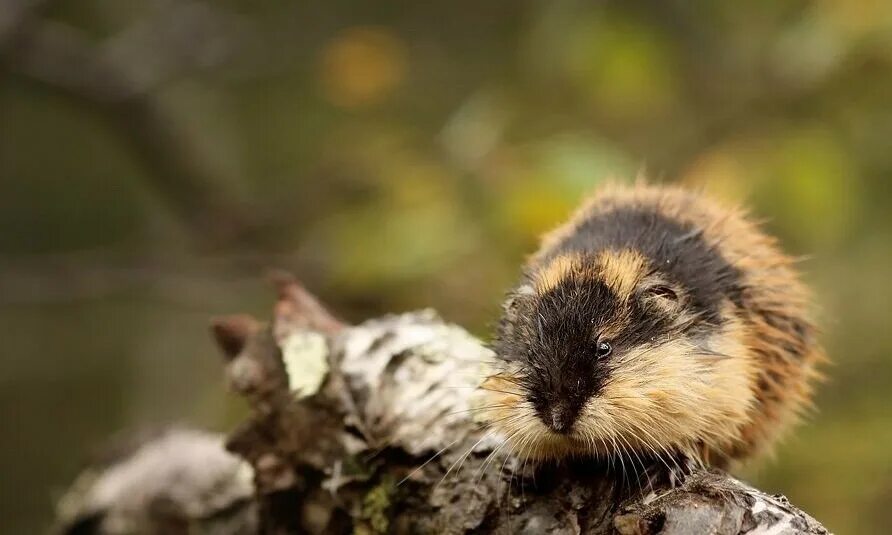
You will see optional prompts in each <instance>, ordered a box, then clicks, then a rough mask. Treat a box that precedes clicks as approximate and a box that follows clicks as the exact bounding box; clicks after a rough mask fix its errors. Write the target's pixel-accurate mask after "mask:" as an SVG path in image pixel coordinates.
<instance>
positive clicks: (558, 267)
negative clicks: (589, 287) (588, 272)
mask: <svg viewBox="0 0 892 535" xmlns="http://www.w3.org/2000/svg"><path fill="white" fill-rule="evenodd" d="M580 269H581V266H580V264H579V257H577V256H572V255H562V256H558V257H556V258H555V259H554V260H552V261H551V262H550V263H549V264H548V265H546V266H544V267H543V268H542V269H540V270H539V271H538V272H537V273H536V281H535V284H536V293H538V294H539V295H542V294H544V293H546V292H548V291H549V290H551V289H553V288H554V287H555V286H557V284H558V283H559V282H561V281H562V280H564V279H566V278H567V277H570V276H572V274H573V272H574V271H579V270H580Z"/></svg>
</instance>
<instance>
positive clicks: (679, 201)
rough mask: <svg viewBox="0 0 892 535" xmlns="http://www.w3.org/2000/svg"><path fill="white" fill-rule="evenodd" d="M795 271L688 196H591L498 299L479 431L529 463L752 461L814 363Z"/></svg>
mask: <svg viewBox="0 0 892 535" xmlns="http://www.w3.org/2000/svg"><path fill="white" fill-rule="evenodd" d="M794 263H795V260H794V259H792V258H791V257H789V256H787V255H785V254H784V253H782V252H781V251H780V250H779V249H778V246H777V241H776V240H775V239H774V238H772V237H770V236H768V235H766V234H764V233H763V232H762V231H761V230H760V229H759V228H758V226H757V225H756V224H755V223H753V222H751V221H750V220H748V219H747V216H746V214H745V213H744V212H743V211H742V210H740V209H736V208H735V209H732V208H727V207H723V206H720V205H718V204H716V203H714V202H713V201H711V200H709V199H707V198H705V197H704V196H703V195H702V194H700V193H695V192H691V191H687V190H684V189H681V188H676V187H662V186H651V185H646V184H643V183H638V184H636V185H634V186H621V185H610V186H606V187H603V188H601V189H600V190H599V191H597V192H596V193H595V194H594V195H593V196H592V197H591V198H590V199H589V200H588V201H587V202H586V203H585V205H584V206H583V207H582V208H581V209H580V210H579V211H578V212H577V213H576V214H575V216H574V217H573V218H572V219H571V220H570V221H569V222H568V223H566V224H565V225H563V226H561V227H559V228H557V229H556V230H554V231H553V232H551V233H549V234H547V235H546V236H545V238H544V239H543V243H542V246H541V249H540V250H539V251H538V252H537V253H536V254H534V255H533V256H532V257H531V258H530V259H529V261H528V263H527V265H526V268H525V270H524V274H523V276H522V279H521V281H520V283H519V284H518V285H517V286H516V287H515V288H514V289H513V290H512V291H511V292H510V293H509V295H508V297H507V299H506V301H505V303H504V311H503V316H502V318H501V320H500V322H499V326H498V332H497V336H496V340H495V344H494V350H495V353H496V356H497V358H496V364H495V366H496V369H495V370H494V371H495V373H493V375H491V376H489V377H488V379H486V380H485V381H484V382H483V384H482V385H481V389H482V390H483V395H484V398H485V401H484V405H483V407H482V410H484V411H485V416H484V420H485V421H487V422H488V423H489V425H490V426H491V427H492V428H494V429H495V430H496V431H498V432H500V433H501V435H502V436H503V438H504V439H505V440H506V441H507V442H508V444H509V445H510V446H511V448H512V450H513V451H514V452H515V454H516V455H519V456H521V457H525V458H532V459H534V460H561V459H566V458H570V457H575V458H580V457H582V458H586V457H591V458H595V457H601V458H609V457H611V456H620V460H621V459H622V457H625V458H626V459H629V460H631V459H634V458H635V457H637V458H639V459H640V458H641V457H642V456H649V458H651V459H659V460H662V461H663V462H664V463H666V466H667V467H668V462H667V459H666V458H667V457H669V458H670V459H669V460H671V461H672V462H673V463H676V466H677V463H678V461H680V460H684V461H685V462H687V463H691V462H693V463H697V464H701V465H709V466H718V467H727V466H728V465H729V464H730V463H732V462H734V461H738V460H742V459H746V458H750V457H753V456H755V455H756V454H759V453H762V452H765V451H766V450H768V449H770V448H769V447H770V446H771V445H772V444H773V443H774V442H775V440H776V439H777V438H778V436H779V435H781V434H782V432H783V431H784V430H785V429H786V428H787V427H789V426H790V424H792V423H794V422H795V421H797V420H798V419H799V418H800V416H801V415H802V413H803V411H804V409H806V408H807V407H808V406H809V405H810V399H811V396H812V390H813V385H814V383H815V380H816V378H818V377H819V373H818V372H817V371H816V369H815V368H816V366H817V365H818V364H819V363H820V362H822V361H823V360H825V357H824V352H823V350H822V349H821V347H820V346H819V344H818V342H817V340H816V336H815V327H814V326H813V324H812V322H811V320H810V319H809V308H810V306H809V305H810V298H809V293H808V291H807V290H806V288H805V287H804V286H803V284H802V283H801V282H800V280H799V277H798V275H797V273H796V270H795V269H794ZM633 455H634V456H635V457H633ZM633 464H634V462H633Z"/></svg>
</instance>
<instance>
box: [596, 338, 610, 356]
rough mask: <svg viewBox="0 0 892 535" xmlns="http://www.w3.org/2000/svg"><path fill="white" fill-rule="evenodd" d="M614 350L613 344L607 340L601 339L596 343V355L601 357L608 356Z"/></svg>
mask: <svg viewBox="0 0 892 535" xmlns="http://www.w3.org/2000/svg"><path fill="white" fill-rule="evenodd" d="M612 352H613V346H612V345H610V342H608V341H607V340H601V341H599V342H597V343H596V344H595V356H596V357H598V358H599V359H603V358H606V357H607V356H609V355H610V353H612Z"/></svg>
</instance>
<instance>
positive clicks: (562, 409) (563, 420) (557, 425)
mask: <svg viewBox="0 0 892 535" xmlns="http://www.w3.org/2000/svg"><path fill="white" fill-rule="evenodd" d="M543 420H544V421H545V425H547V426H548V427H549V428H550V429H551V430H552V431H554V432H555V433H560V434H562V435H565V434H567V433H569V432H570V431H571V430H572V429H573V424H574V423H575V422H576V415H575V414H574V411H572V410H570V408H569V407H568V406H567V405H566V404H564V403H558V404H556V405H554V406H552V407H551V410H549V411H548V414H547V415H545V418H543Z"/></svg>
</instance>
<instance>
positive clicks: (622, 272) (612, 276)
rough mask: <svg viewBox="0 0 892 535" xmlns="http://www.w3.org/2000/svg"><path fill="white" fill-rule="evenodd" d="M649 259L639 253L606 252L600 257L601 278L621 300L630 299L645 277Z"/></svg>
mask: <svg viewBox="0 0 892 535" xmlns="http://www.w3.org/2000/svg"><path fill="white" fill-rule="evenodd" d="M646 265H647V259H645V258H644V257H643V256H641V253H639V252H638V251H633V250H631V249H624V250H622V251H604V252H603V253H601V254H600V256H599V257H598V267H599V270H600V274H601V277H602V278H603V279H604V282H605V283H606V284H607V286H609V287H610V288H611V289H612V290H613V291H614V292H616V295H617V296H619V298H620V299H624V300H625V299H629V297H631V295H632V292H634V291H635V288H637V287H638V284H639V283H640V282H641V279H642V277H643V276H644V269H645V266H646Z"/></svg>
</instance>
